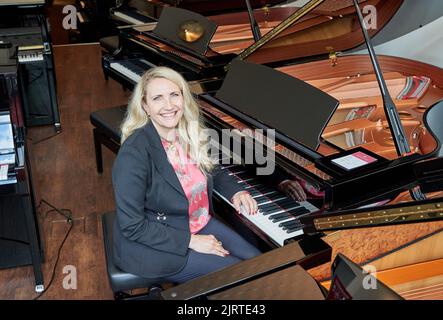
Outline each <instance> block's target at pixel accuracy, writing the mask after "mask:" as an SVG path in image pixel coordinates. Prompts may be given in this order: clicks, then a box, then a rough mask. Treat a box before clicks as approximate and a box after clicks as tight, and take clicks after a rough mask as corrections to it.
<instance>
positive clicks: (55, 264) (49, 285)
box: [33, 199, 74, 300]
mask: <svg viewBox="0 0 443 320" xmlns="http://www.w3.org/2000/svg"><path fill="white" fill-rule="evenodd" d="M42 204H46V205H47V206H49V207H51V208H52V209H50V210H48V211H46V212H45V217H47V215H48V213H50V212H57V213H59V214H61V215H62V216H64V217H65V218H66V222H68V223H69V229H68V231H67V232H66V234H65V237H64V238H63V241H62V242H61V244H60V246H59V248H58V250H57V257H56V259H55V263H54V267H53V268H52V274H51V279H50V280H49V283H48V285H47V287H46V288H45V289H44V290H43V291H42V292H40V293H39V294H38V296H36V297H35V298H34V299H33V300H38V299H39V298H40V297H41V296H42V295H44V294H45V293H46V292H47V291H48V290H49V288H50V287H51V285H52V282H53V281H54V277H55V270H57V265H58V262H59V260H60V253H61V251H62V249H63V246H64V244H65V242H66V240H67V239H68V237H69V234H70V233H71V230H72V228H73V226H74V221H73V220H72V211H71V210H69V209H59V208H56V207H55V206H53V205H52V204H50V203H49V202H48V201H46V200H44V199H42V200H40V203H39V204H38V206H37V210H38V209H39V208H40V207H41V205H42ZM63 211H67V212H68V214H66V213H65V212H63Z"/></svg>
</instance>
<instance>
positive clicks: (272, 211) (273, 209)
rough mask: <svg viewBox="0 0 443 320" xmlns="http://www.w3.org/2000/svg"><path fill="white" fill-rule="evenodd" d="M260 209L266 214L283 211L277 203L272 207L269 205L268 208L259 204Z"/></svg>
mask: <svg viewBox="0 0 443 320" xmlns="http://www.w3.org/2000/svg"><path fill="white" fill-rule="evenodd" d="M259 209H260V211H261V212H262V214H263V215H264V216H267V215H270V214H274V213H279V212H281V211H283V209H282V208H280V207H277V206H275V205H272V206H271V207H268V208H267V209H263V208H262V207H261V206H259Z"/></svg>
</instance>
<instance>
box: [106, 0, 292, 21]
mask: <svg viewBox="0 0 443 320" xmlns="http://www.w3.org/2000/svg"><path fill="white" fill-rule="evenodd" d="M99 2H100V1H99ZM282 2H284V1H283V0H252V1H250V4H251V7H252V8H268V7H269V6H273V5H276V4H279V3H282ZM103 7H105V4H103ZM164 7H176V8H182V9H186V10H189V11H193V12H197V13H200V14H202V15H205V16H207V15H216V14H223V13H227V12H235V11H242V10H245V9H246V4H245V1H244V0H225V1H208V0H166V1H157V0H151V1H146V0H124V1H115V3H114V5H111V8H110V5H109V4H108V5H107V8H106V9H107V10H108V11H110V13H111V18H113V19H115V20H118V21H121V22H122V23H126V24H141V23H146V22H150V21H153V19H154V20H157V19H158V18H159V17H160V15H161V11H162V9H163V8H164Z"/></svg>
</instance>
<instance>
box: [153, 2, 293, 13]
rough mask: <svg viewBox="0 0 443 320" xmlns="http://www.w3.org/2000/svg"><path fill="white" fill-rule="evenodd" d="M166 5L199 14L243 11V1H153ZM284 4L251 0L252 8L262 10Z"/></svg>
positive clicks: (244, 5) (244, 6)
mask: <svg viewBox="0 0 443 320" xmlns="http://www.w3.org/2000/svg"><path fill="white" fill-rule="evenodd" d="M155 2H159V3H164V4H168V5H171V6H174V7H179V8H183V9H187V10H190V11H194V12H198V13H201V14H215V13H220V12H229V11H231V12H232V11H236V10H245V8H246V4H245V1H244V0H223V1H214V0H163V1H155ZM282 2H285V1H283V0H251V6H252V7H253V8H263V7H267V6H273V5H276V4H279V3H282Z"/></svg>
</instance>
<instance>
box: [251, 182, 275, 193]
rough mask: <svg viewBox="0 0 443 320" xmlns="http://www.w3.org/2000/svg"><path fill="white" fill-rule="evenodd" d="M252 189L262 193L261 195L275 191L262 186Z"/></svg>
mask: <svg viewBox="0 0 443 320" xmlns="http://www.w3.org/2000/svg"><path fill="white" fill-rule="evenodd" d="M254 188H255V189H257V190H258V191H260V192H262V193H264V192H269V191H274V190H275V189H272V188H270V187H269V186H267V185H264V184H261V185H257V186H254Z"/></svg>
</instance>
